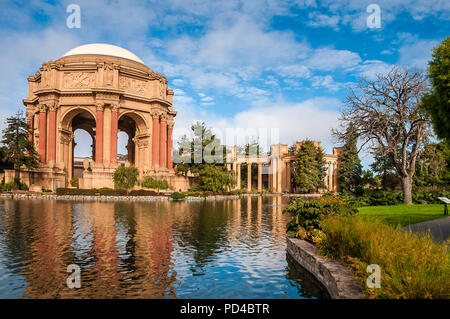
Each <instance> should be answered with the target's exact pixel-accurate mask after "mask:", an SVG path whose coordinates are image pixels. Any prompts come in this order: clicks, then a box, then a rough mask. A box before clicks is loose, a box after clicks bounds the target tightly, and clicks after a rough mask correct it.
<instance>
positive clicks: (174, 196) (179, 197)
mask: <svg viewBox="0 0 450 319" xmlns="http://www.w3.org/2000/svg"><path fill="white" fill-rule="evenodd" d="M169 197H170V198H172V199H183V198H185V197H186V195H184V194H183V193H179V192H174V193H172V194H170V196H169Z"/></svg>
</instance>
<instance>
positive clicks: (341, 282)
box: [287, 238, 365, 299]
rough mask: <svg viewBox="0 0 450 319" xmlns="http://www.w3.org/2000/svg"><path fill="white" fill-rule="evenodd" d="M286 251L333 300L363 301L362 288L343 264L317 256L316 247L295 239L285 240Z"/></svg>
mask: <svg viewBox="0 0 450 319" xmlns="http://www.w3.org/2000/svg"><path fill="white" fill-rule="evenodd" d="M287 251H288V253H289V254H290V255H291V256H292V258H293V259H294V260H295V261H296V262H298V263H299V264H300V265H301V266H302V267H303V268H305V269H306V270H307V271H309V272H310V273H311V274H312V275H313V276H314V277H315V278H316V279H317V280H318V281H319V282H320V283H321V284H322V285H323V286H324V287H325V288H326V289H327V291H328V293H329V294H330V296H331V298H333V299H363V298H365V296H364V293H363V289H362V287H361V286H360V285H359V284H358V282H357V281H356V280H355V279H354V277H353V273H352V272H351V271H350V270H349V269H348V268H347V266H345V265H344V264H342V263H340V262H338V261H336V260H332V259H329V258H326V257H323V256H321V255H319V253H318V249H317V247H315V246H314V245H312V244H310V243H308V242H306V241H304V240H301V239H296V238H287Z"/></svg>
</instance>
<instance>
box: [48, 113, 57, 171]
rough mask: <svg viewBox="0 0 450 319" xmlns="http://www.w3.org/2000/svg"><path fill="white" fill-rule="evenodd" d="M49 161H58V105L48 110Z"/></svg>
mask: <svg viewBox="0 0 450 319" xmlns="http://www.w3.org/2000/svg"><path fill="white" fill-rule="evenodd" d="M47 161H53V163H54V162H55V161H56V105H54V104H52V105H50V106H49V109H48V157H47Z"/></svg>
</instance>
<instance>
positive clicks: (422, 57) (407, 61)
mask: <svg viewBox="0 0 450 319" xmlns="http://www.w3.org/2000/svg"><path fill="white" fill-rule="evenodd" d="M438 45H439V41H437V40H420V41H416V42H414V43H411V44H406V45H404V46H402V47H401V48H400V49H399V50H398V52H399V54H400V58H399V61H398V63H399V64H401V65H404V66H408V67H414V68H418V69H426V68H427V66H428V61H430V60H431V54H432V48H433V47H435V46H438Z"/></svg>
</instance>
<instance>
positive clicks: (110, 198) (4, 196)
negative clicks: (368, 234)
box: [0, 193, 321, 202]
mask: <svg viewBox="0 0 450 319" xmlns="http://www.w3.org/2000/svg"><path fill="white" fill-rule="evenodd" d="M257 196H283V197H320V196H321V195H320V194H270V193H269V194H240V195H211V196H205V197H202V196H186V197H185V198H182V199H173V198H170V197H169V196H164V195H161V196H108V195H55V194H48V195H44V194H20V193H1V194H0V199H15V200H34V199H38V200H50V199H52V200H72V201H101V202H108V201H128V202H129V201H133V202H154V201H203V200H208V201H211V200H227V199H239V198H241V197H257Z"/></svg>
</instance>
